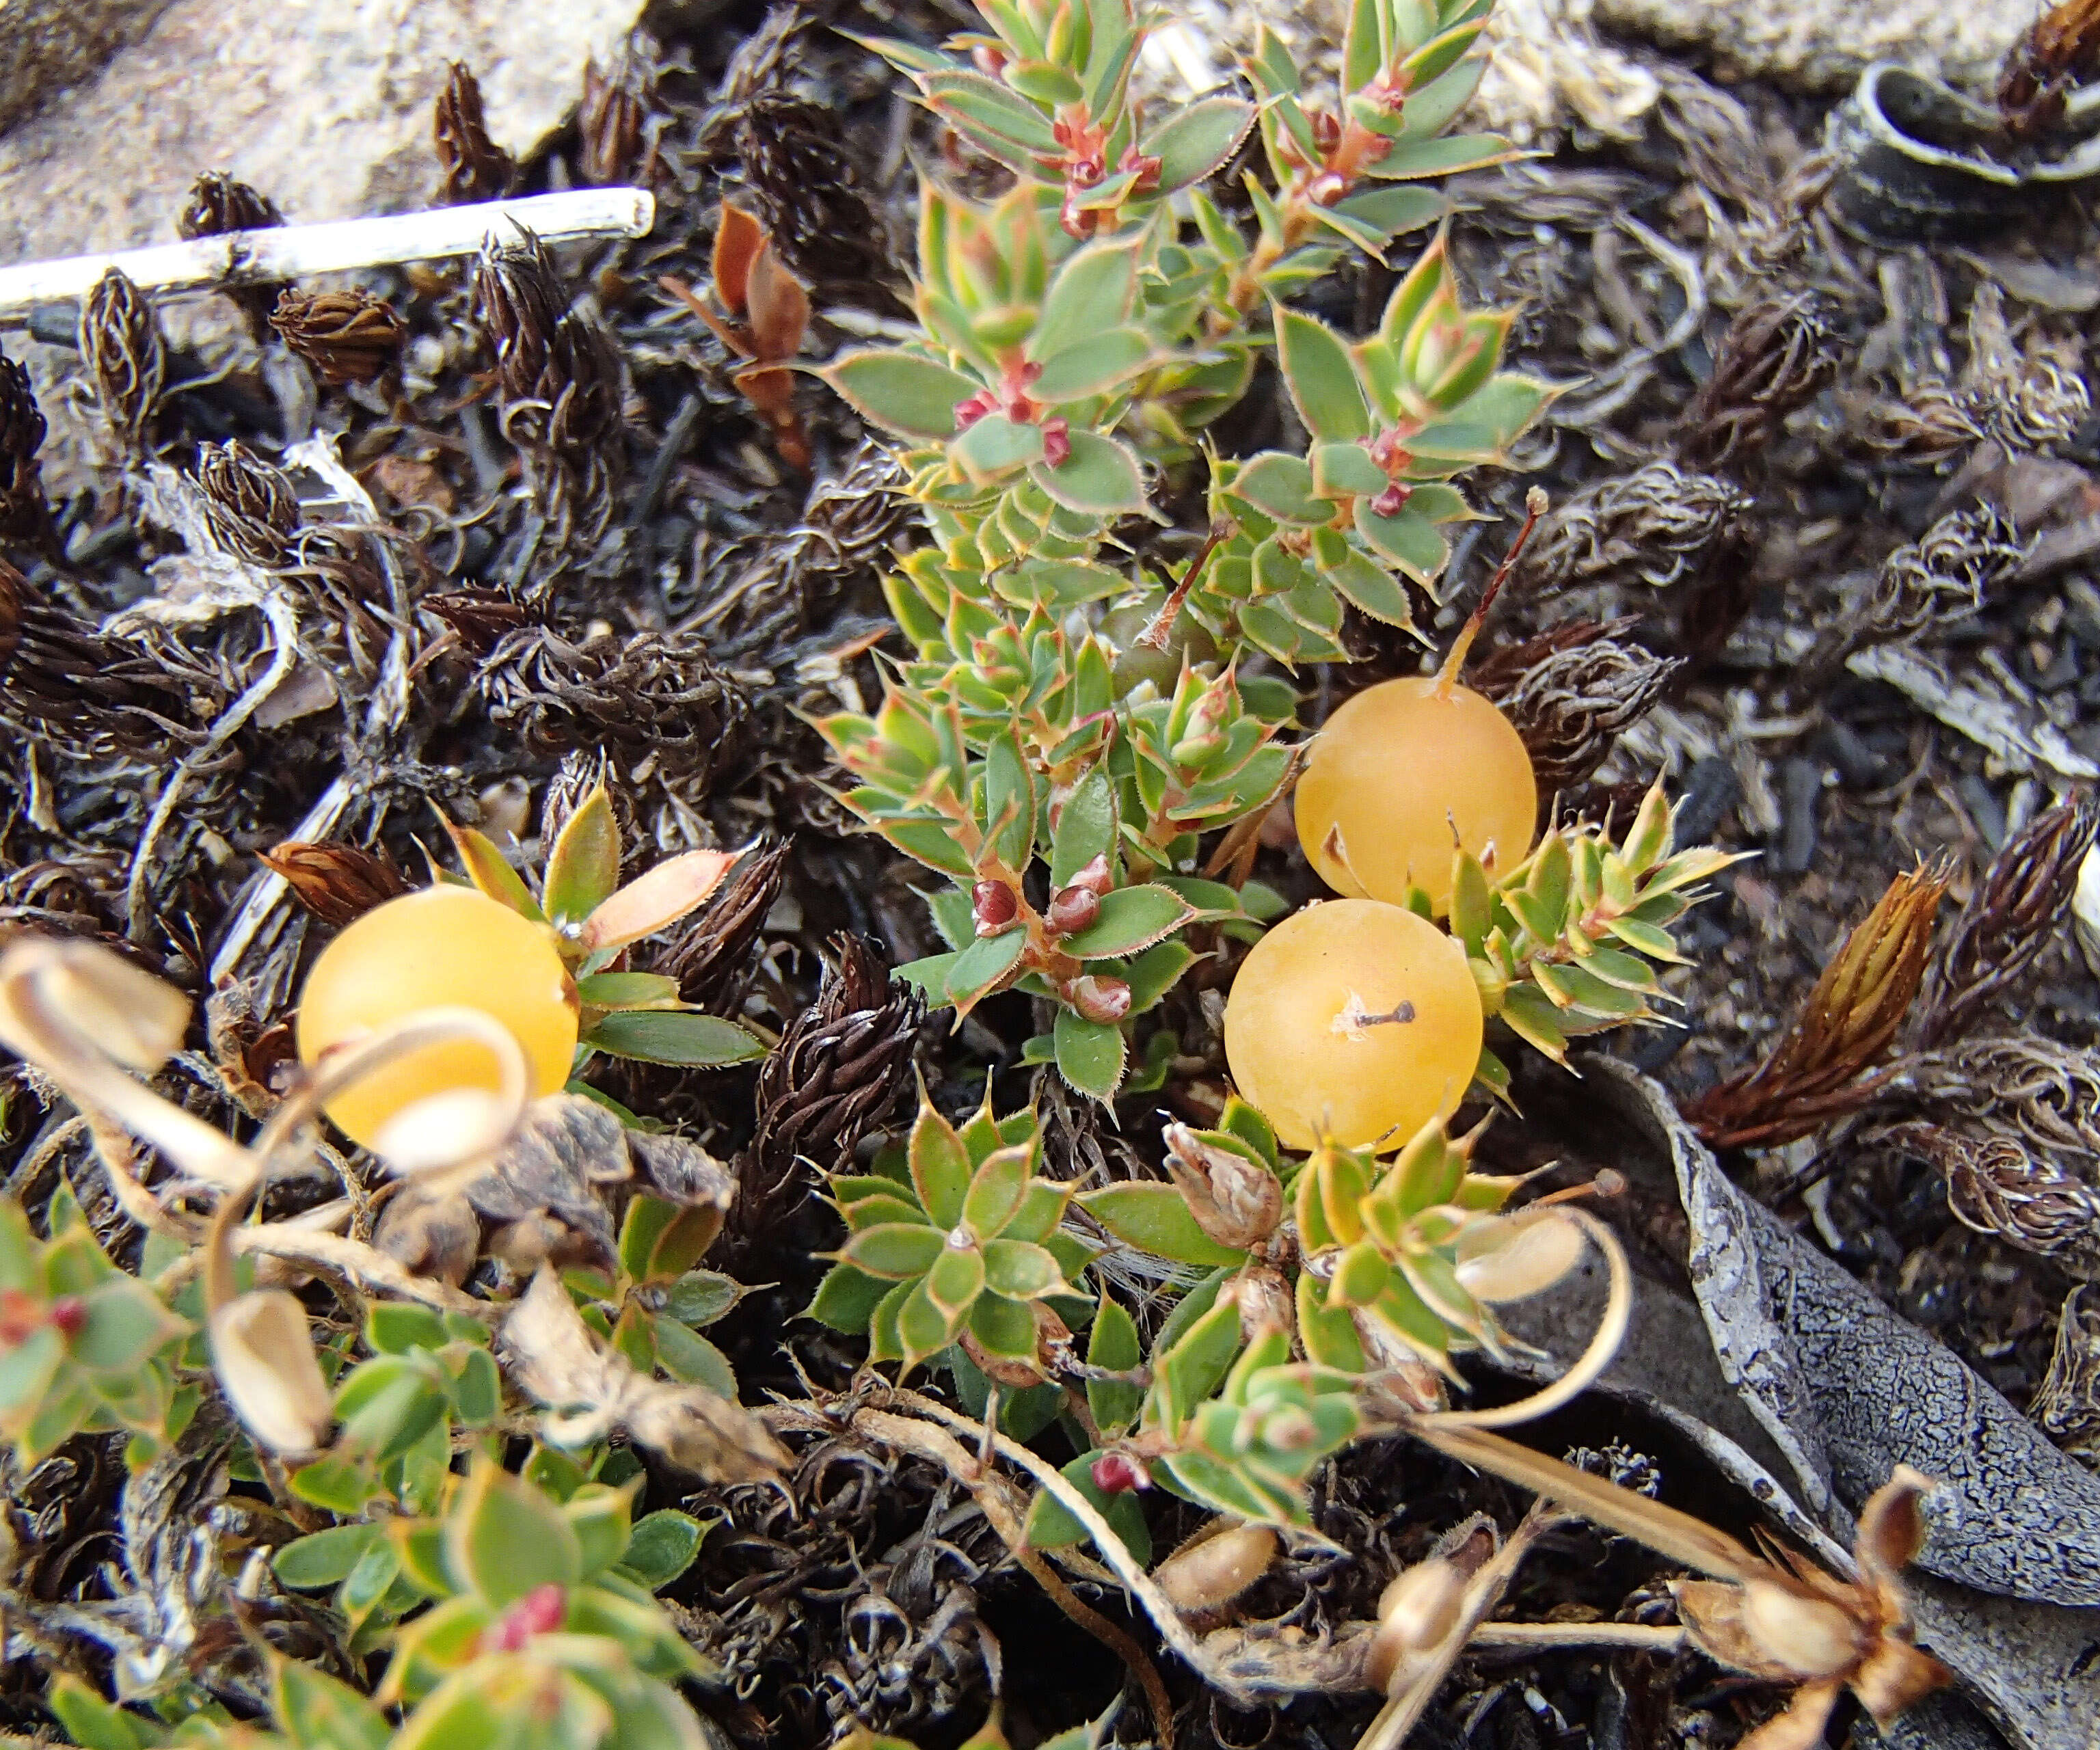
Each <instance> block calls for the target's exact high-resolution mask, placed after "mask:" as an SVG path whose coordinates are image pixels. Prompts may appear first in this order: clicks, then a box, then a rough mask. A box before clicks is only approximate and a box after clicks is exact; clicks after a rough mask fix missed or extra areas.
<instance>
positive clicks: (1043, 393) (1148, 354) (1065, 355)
mask: <svg viewBox="0 0 2100 1750" xmlns="http://www.w3.org/2000/svg"><path fill="white" fill-rule="evenodd" d="M1155 350H1156V349H1155V348H1154V345H1153V342H1152V337H1151V336H1150V335H1149V334H1147V333H1145V331H1144V330H1143V329H1142V328H1109V329H1107V330H1105V331H1101V332H1096V333H1094V334H1093V335H1092V337H1089V338H1087V339H1084V340H1078V341H1074V342H1073V343H1072V344H1071V345H1070V346H1066V347H1065V348H1063V349H1062V350H1060V351H1057V352H1055V353H1052V354H1049V355H1047V356H1046V357H1044V359H1043V361H1042V363H1043V374H1042V375H1041V376H1040V377H1037V378H1036V380H1035V381H1034V382H1033V383H1031V384H1030V385H1029V387H1028V392H1029V394H1030V395H1033V396H1034V397H1035V399H1037V400H1038V401H1042V402H1047V403H1049V404H1050V405H1051V406H1052V407H1054V406H1056V405H1057V404H1058V403H1061V402H1065V401H1083V400H1085V399H1087V398H1088V397H1090V396H1093V395H1108V394H1110V393H1111V392H1112V391H1114V390H1117V389H1119V388H1121V387H1122V386H1123V384H1125V383H1127V382H1128V381H1130V380H1131V378H1132V377H1135V376H1136V375H1137V374H1138V373H1139V372H1140V371H1142V370H1144V369H1145V367H1146V366H1147V365H1148V364H1150V363H1151V362H1152V359H1153V357H1154V353H1155ZM1029 460H1030V461H1033V460H1035V458H1034V457H1032V456H1031V457H1030V458H1029Z"/></svg>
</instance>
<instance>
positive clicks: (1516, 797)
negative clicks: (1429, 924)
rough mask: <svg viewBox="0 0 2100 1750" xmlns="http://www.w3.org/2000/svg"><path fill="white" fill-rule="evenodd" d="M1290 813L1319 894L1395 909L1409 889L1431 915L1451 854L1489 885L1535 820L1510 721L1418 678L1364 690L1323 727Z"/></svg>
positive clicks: (1445, 889)
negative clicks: (1425, 899)
mask: <svg viewBox="0 0 2100 1750" xmlns="http://www.w3.org/2000/svg"><path fill="white" fill-rule="evenodd" d="M1292 803H1293V806H1294V808H1295V810H1296V813H1297V817H1298V837H1299V843H1301V844H1304V847H1305V854H1306V856H1307V857H1308V858H1310V859H1311V861H1312V866H1313V868H1314V869H1315V870H1316V871H1318V873H1319V875H1320V879H1321V880H1323V881H1325V882H1326V884H1327V885H1328V886H1330V887H1331V888H1334V889H1335V891H1336V892H1337V893H1346V894H1348V895H1349V896H1350V897H1352V898H1362V897H1370V898H1372V899H1383V900H1386V901H1390V902H1391V903H1392V904H1393V905H1400V904H1402V903H1404V902H1405V900H1406V897H1407V889H1408V887H1409V885H1410V884H1413V885H1414V886H1416V887H1418V888H1421V889H1422V890H1423V893H1427V895H1428V896H1429V901H1430V904H1431V905H1432V906H1434V907H1435V908H1436V912H1437V914H1438V915H1442V914H1443V913H1444V912H1445V910H1447V909H1449V906H1450V903H1451V857H1452V853H1453V851H1454V849H1455V848H1456V846H1458V845H1463V846H1464V847H1465V849H1467V850H1469V851H1471V853H1473V854H1474V855H1475V856H1476V857H1479V858H1480V861H1481V862H1483V863H1485V864H1486V865H1487V867H1488V872H1489V875H1493V874H1494V873H1495V872H1496V871H1498V870H1501V871H1507V870H1510V869H1513V868H1515V866H1517V864H1519V863H1520V862H1523V861H1524V856H1525V853H1527V852H1529V850H1530V849H1531V840H1532V830H1533V827H1534V825H1535V824H1536V823H1537V818H1538V791H1537V786H1536V785H1535V784H1534V783H1533V779H1532V773H1531V756H1530V755H1529V754H1528V753H1527V752H1524V743H1523V741H1522V740H1521V739H1520V738H1519V736H1518V734H1517V733H1516V730H1515V726H1514V725H1512V724H1511V722H1510V720H1509V719H1508V718H1507V717H1506V716H1503V715H1502V712H1499V711H1498V710H1497V709H1496V708H1495V707H1494V706H1493V705H1492V704H1491V703H1489V701H1488V700H1487V699H1485V698H1483V697H1482V696H1481V695H1480V694H1478V693H1476V692H1474V691H1473V690H1471V689H1470V688H1468V687H1463V686H1459V685H1456V684H1455V683H1449V684H1444V685H1440V684H1439V682H1438V681H1437V679H1436V677H1433V676H1429V675H1422V676H1410V677H1408V678H1406V679H1405V680H1400V681H1383V682H1382V683H1381V684H1380V685H1377V686H1374V687H1368V688H1366V689H1365V690H1364V691H1362V692H1361V693H1359V694H1357V696H1356V697H1355V698H1354V699H1351V700H1350V701H1349V702H1348V703H1347V704H1345V705H1343V707H1342V708H1341V709H1340V710H1339V711H1337V712H1335V714H1334V716H1331V717H1330V718H1328V720H1327V726H1326V728H1325V729H1324V730H1321V732H1320V734H1319V735H1318V737H1317V738H1316V739H1315V740H1314V742H1313V743H1312V754H1311V756H1310V757H1309V758H1308V760H1307V762H1306V766H1305V775H1304V777H1302V778H1299V780H1298V788H1297V791H1296V792H1295V795H1294V796H1293V798H1292ZM1454 828H1455V829H1456V836H1455V843H1454ZM1338 851H1339V853H1340V854H1337V853H1338ZM1344 858H1346V862H1345V861H1344Z"/></svg>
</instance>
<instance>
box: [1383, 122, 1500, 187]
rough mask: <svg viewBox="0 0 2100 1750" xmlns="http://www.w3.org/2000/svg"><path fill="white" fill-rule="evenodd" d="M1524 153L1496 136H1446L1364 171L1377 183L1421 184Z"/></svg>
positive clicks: (1415, 144)
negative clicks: (1427, 180) (1429, 179)
mask: <svg viewBox="0 0 2100 1750" xmlns="http://www.w3.org/2000/svg"><path fill="white" fill-rule="evenodd" d="M1522 156H1524V154H1523V153H1522V152H1520V151H1519V150H1517V148H1515V147H1514V146H1512V145H1511V144H1510V143H1509V142H1508V141H1507V140H1506V139H1503V138H1502V136H1501V135H1500V134H1445V136H1444V137H1443V138H1442V139H1425V140H1416V141H1413V142H1410V143H1409V144H1407V145H1405V146H1401V147H1398V148H1395V149H1394V150H1393V151H1392V152H1388V153H1387V154H1386V156H1384V157H1383V158H1381V159H1379V161H1377V162H1376V163H1375V164H1371V165H1365V170H1367V171H1368V172H1369V173H1370V174H1371V175H1373V176H1375V177H1376V178H1378V179H1379V181H1380V182H1386V183H1396V182H1421V181H1424V180H1426V179H1428V178H1430V177H1432V176H1456V175H1458V174H1460V173H1461V172H1462V171H1465V170H1486V169H1487V168H1489V166H1490V165H1497V164H1507V163H1510V162H1511V161H1512V160H1514V159H1517V158H1521V157H1522Z"/></svg>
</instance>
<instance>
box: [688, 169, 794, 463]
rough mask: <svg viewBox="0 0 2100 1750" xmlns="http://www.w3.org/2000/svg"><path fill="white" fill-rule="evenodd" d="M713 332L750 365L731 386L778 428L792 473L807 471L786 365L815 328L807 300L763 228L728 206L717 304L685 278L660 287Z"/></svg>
mask: <svg viewBox="0 0 2100 1750" xmlns="http://www.w3.org/2000/svg"><path fill="white" fill-rule="evenodd" d="M657 284H660V285H661V286H662V287H663V288H664V290H665V291H667V292H668V293H671V294H672V296H673V297H674V298H678V299H680V300H681V301H682V302H683V303H684V304H685V306H686V308H687V309H689V310H690V311H692V312H693V314H694V315H696V316H698V317H699V319H700V320H702V321H703V322H704V323H706V324H707V325H708V327H709V328H712V330H713V331H714V334H715V338H716V339H717V340H719V341H720V342H721V343H722V345H723V346H726V347H728V348H729V350H730V351H731V352H733V353H735V355H737V357H739V359H748V360H750V361H751V362H750V363H749V364H747V365H745V366H744V368H743V369H741V370H739V371H738V372H736V373H735V377H733V379H732V381H735V384H736V386H737V387H738V388H739V389H740V390H743V394H744V397H745V399H748V401H749V402H750V403H751V404H752V408H754V409H755V410H756V411H757V413H758V415H759V417H761V419H763V420H764V421H765V422H766V424H767V425H770V427H771V428H772V430H773V442H774V447H775V448H777V449H778V450H779V452H780V456H781V460H782V461H785V462H786V463H787V465H789V466H790V467H792V468H803V469H806V468H807V467H808V466H809V465H810V440H809V438H808V436H807V435H806V434H805V432H804V431H803V429H802V417H801V414H800V413H798V412H796V409H795V373H794V372H792V371H791V370H788V369H787V368H786V366H787V362H788V361H789V360H790V359H792V358H793V357H794V356H795V355H796V353H797V352H799V351H801V349H802V337H803V336H804V334H805V333H807V332H808V329H809V326H810V294H809V293H807V292H805V290H804V289H802V284H801V281H800V280H797V279H796V277H795V276H793V275H792V274H791V273H790V272H788V271H787V268H786V267H784V266H783V264H782V262H781V260H780V255H779V251H778V250H777V249H774V246H773V240H772V238H771V237H770V236H767V235H766V231H765V227H764V226H762V225H761V224H760V223H759V222H758V221H757V219H756V218H753V217H752V215H751V214H748V213H747V212H745V211H744V210H743V209H742V208H741V207H739V206H736V205H733V204H732V203H730V202H729V201H724V202H723V203H722V209H721V218H720V220H719V222H718V223H717V227H716V230H715V249H714V300H715V302H717V303H719V304H720V305H721V309H722V311H723V312H726V313H725V314H717V312H716V311H715V310H714V309H713V308H712V306H711V305H710V303H709V302H708V299H706V298H702V297H700V296H699V294H698V293H695V291H694V290H693V289H692V288H691V287H690V286H689V285H687V284H686V283H685V282H684V281H683V280H676V279H673V278H672V277H671V276H669V275H668V274H666V275H664V276H663V277H662V278H661V279H660V280H658V281H657Z"/></svg>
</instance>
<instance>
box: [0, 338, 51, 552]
mask: <svg viewBox="0 0 2100 1750" xmlns="http://www.w3.org/2000/svg"><path fill="white" fill-rule="evenodd" d="M45 432H46V426H45V423H44V414H43V409H42V408H40V407H38V405H37V393H36V390H35V388H34V387H33V386H32V384H31V383H30V381H29V372H28V371H27V370H25V369H24V368H23V367H22V366H21V365H20V364H16V363H15V360H14V359H10V358H9V357H7V355H5V354H4V353H0V535H4V536H12V537H13V538H15V539H16V540H33V541H37V542H40V543H42V544H46V545H49V544H51V543H52V542H53V541H55V539H56V535H55V530H54V528H53V526H52V522H51V503H50V500H47V499H46V497H45V496H44V478H43V467H42V464H41V463H40V462H39V461H38V460H37V452H38V450H40V449H41V448H42V447H43V442H44V436H45Z"/></svg>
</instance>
